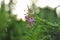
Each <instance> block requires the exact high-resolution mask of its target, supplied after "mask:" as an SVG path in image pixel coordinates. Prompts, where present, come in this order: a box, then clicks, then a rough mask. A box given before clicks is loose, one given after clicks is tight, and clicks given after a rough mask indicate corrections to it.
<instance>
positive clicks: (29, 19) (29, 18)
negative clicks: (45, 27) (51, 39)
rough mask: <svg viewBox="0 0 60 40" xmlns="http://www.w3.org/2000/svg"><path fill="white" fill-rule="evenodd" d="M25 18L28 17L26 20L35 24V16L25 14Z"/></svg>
mask: <svg viewBox="0 0 60 40" xmlns="http://www.w3.org/2000/svg"><path fill="white" fill-rule="evenodd" d="M25 19H26V21H28V22H29V23H30V24H31V25H34V18H33V17H29V16H27V15H25Z"/></svg>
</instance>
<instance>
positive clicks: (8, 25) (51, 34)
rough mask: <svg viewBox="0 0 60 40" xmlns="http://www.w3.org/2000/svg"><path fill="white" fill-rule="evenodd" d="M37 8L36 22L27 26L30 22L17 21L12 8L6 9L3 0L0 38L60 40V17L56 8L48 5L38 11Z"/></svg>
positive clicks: (1, 39) (0, 13) (0, 10)
mask: <svg viewBox="0 0 60 40" xmlns="http://www.w3.org/2000/svg"><path fill="white" fill-rule="evenodd" d="M9 5H11V3H10V4H9ZM9 7H10V6H9ZM36 9H37V8H36ZM36 9H35V8H34V19H35V24H34V26H31V28H27V27H26V26H27V25H28V22H23V21H22V20H20V21H17V20H16V19H15V16H12V15H11V9H9V11H6V10H5V4H4V2H3V3H2V4H1V8H0V40H60V18H58V17H57V15H56V12H55V10H52V9H50V8H48V7H46V8H38V9H39V12H37V10H36Z"/></svg>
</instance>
